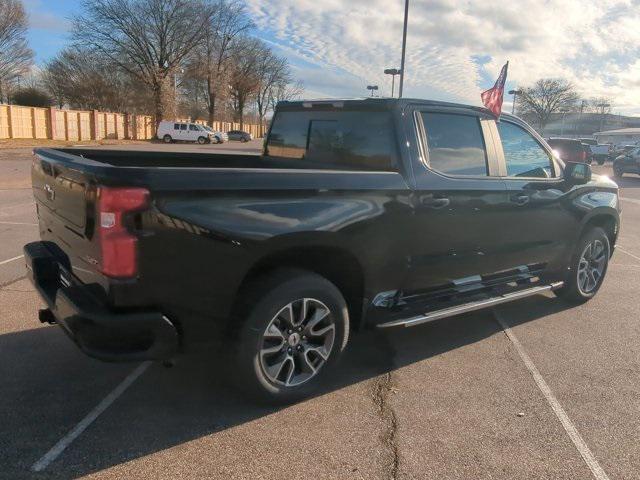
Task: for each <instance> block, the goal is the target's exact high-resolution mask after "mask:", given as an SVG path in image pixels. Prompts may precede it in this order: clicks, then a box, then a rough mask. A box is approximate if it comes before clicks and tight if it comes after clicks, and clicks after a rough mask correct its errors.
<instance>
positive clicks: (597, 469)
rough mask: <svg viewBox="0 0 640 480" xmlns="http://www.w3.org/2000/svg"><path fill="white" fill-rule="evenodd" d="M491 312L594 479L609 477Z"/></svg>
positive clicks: (506, 328)
mask: <svg viewBox="0 0 640 480" xmlns="http://www.w3.org/2000/svg"><path fill="white" fill-rule="evenodd" d="M493 313H494V316H495V318H496V320H497V321H498V323H499V324H500V326H501V327H502V329H503V330H504V333H505V334H506V335H507V337H508V338H509V340H510V341H511V343H512V344H513V346H514V347H515V349H516V351H517V352H518V355H520V358H521V359H522V361H523V362H524V364H525V366H526V367H527V370H529V373H531V375H532V376H533V380H534V381H535V382H536V385H537V386H538V388H539V389H540V391H541V392H542V395H544V398H545V399H546V400H547V402H548V403H549V405H550V406H551V409H552V410H553V412H554V413H555V414H556V417H558V420H560V423H561V424H562V427H563V428H564V430H565V431H566V432H567V435H569V438H570V439H571V441H572V442H573V444H574V445H575V447H576V449H577V450H578V452H579V453H580V455H581V456H582V459H583V460H584V462H585V463H586V464H587V466H588V467H589V469H590V470H591V473H592V474H593V478H595V479H596V480H609V477H608V476H607V474H606V473H605V471H604V470H603V469H602V467H601V466H600V464H599V463H598V461H597V460H596V458H595V457H594V455H593V453H591V450H589V447H588V446H587V444H586V443H585V441H584V440H583V439H582V437H581V436H580V433H579V432H578V430H577V429H576V427H575V425H574V424H573V422H572V421H571V419H570V418H569V416H568V415H567V412H565V411H564V408H562V405H560V402H558V399H557V398H556V397H555V396H554V395H553V392H552V391H551V389H550V388H549V385H547V382H545V380H544V378H543V377H542V375H541V374H540V372H539V371H538V368H537V367H536V366H535V364H534V363H533V362H532V361H531V359H530V358H529V355H527V352H526V351H525V349H524V347H523V346H522V344H521V343H520V341H519V340H518V337H516V335H515V333H513V331H512V330H511V328H509V326H508V325H507V324H506V323H505V321H504V320H503V319H502V316H501V315H500V313H499V312H498V311H497V310H496V309H493Z"/></svg>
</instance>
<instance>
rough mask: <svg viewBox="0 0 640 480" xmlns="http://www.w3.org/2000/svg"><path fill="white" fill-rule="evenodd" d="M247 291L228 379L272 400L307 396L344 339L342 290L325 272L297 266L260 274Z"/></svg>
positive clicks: (346, 321)
mask: <svg viewBox="0 0 640 480" xmlns="http://www.w3.org/2000/svg"><path fill="white" fill-rule="evenodd" d="M246 291H248V292H249V293H248V297H247V299H246V300H247V301H245V302H243V303H244V304H245V305H247V307H245V311H246V314H245V315H243V316H244V321H243V318H239V319H238V321H240V322H242V323H241V325H242V326H241V328H240V331H239V336H238V340H239V346H238V347H239V348H238V350H237V354H236V365H237V370H236V371H237V373H238V375H234V376H233V377H232V380H233V381H235V382H236V384H237V385H238V386H239V387H240V388H242V389H244V390H249V391H250V392H251V393H252V394H254V395H255V396H257V397H258V398H259V399H261V400H265V401H267V402H270V403H289V402H292V401H295V400H298V399H301V398H304V397H306V396H309V395H310V394H312V393H313V392H314V391H316V390H317V388H318V386H319V384H320V380H321V377H322V376H324V375H327V374H328V373H329V372H330V371H331V370H332V369H333V368H334V367H335V365H336V362H337V360H338V358H339V357H340V354H341V353H342V352H343V350H344V349H345V347H346V345H347V341H348V337H349V314H348V311H347V306H346V303H345V300H344V298H343V296H342V294H341V293H340V291H339V290H338V289H337V288H336V286H335V285H333V284H332V283H331V282H330V281H328V280H327V279H325V278H324V277H321V276H320V275H317V274H315V273H311V272H305V271H300V270H282V271H279V272H277V273H276V274H272V275H269V276H267V277H262V278H261V279H260V281H259V282H258V283H254V284H252V285H251V288H249V289H246Z"/></svg>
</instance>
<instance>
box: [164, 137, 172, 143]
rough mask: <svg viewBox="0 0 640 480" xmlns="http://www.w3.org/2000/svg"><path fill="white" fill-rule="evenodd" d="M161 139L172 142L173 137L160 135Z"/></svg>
mask: <svg viewBox="0 0 640 480" xmlns="http://www.w3.org/2000/svg"><path fill="white" fill-rule="evenodd" d="M162 141H163V142H164V143H171V142H173V138H171V135H165V136H164V137H162Z"/></svg>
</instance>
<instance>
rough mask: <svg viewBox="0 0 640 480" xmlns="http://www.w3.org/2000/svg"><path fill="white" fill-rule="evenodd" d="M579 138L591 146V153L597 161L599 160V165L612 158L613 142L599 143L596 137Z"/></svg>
mask: <svg viewBox="0 0 640 480" xmlns="http://www.w3.org/2000/svg"><path fill="white" fill-rule="evenodd" d="M578 140H580V141H581V142H582V143H583V144H585V145H588V146H589V148H590V149H591V154H592V155H593V158H594V159H595V160H596V162H598V165H604V162H605V161H607V159H609V158H611V157H610V155H611V144H609V143H598V141H597V140H596V139H595V138H579V139H578Z"/></svg>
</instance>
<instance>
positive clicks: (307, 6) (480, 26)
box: [248, 0, 640, 114]
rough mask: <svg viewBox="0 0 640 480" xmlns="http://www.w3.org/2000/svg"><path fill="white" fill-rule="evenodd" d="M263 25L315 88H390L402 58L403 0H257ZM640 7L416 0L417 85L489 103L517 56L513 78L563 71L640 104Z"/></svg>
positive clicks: (411, 50) (412, 40) (579, 82)
mask: <svg viewBox="0 0 640 480" xmlns="http://www.w3.org/2000/svg"><path fill="white" fill-rule="evenodd" d="M248 3H249V7H250V11H251V14H252V16H253V17H254V18H255V21H256V24H257V25H258V27H259V29H260V30H261V32H263V33H264V34H265V36H267V37H268V38H270V39H271V41H272V42H274V44H276V45H277V46H278V48H280V49H281V50H282V52H283V53H285V54H287V55H288V56H290V57H291V58H292V59H293V60H294V63H298V62H299V63H301V64H303V65H304V66H303V67H301V68H300V69H299V73H300V74H301V75H302V76H303V80H304V81H305V83H306V84H307V85H309V84H313V90H314V91H317V92H319V93H325V94H326V95H331V94H332V93H333V94H335V93H334V92H344V93H346V94H350V95H363V94H364V93H366V91H365V90H364V87H365V85H366V84H367V83H378V84H379V85H380V86H381V87H383V90H384V93H386V94H388V93H390V78H388V77H387V78H385V76H384V75H383V74H382V70H383V69H384V68H388V67H397V66H399V65H398V64H399V63H400V39H401V34H402V17H403V7H404V1H403V0H391V1H390V0H350V1H349V2H345V1H342V0H323V1H318V0H278V1H275V0H273V1H265V0H248ZM638 25H640V9H638V5H637V2H636V1H630V0H628V1H627V0H604V1H595V0H592V1H589V2H585V1H584V0H548V1H545V2H542V1H540V0H521V1H518V2H499V3H494V2H475V1H473V2H468V1H462V0H460V1H459V0H424V1H421V2H412V3H411V9H410V26H409V39H408V48H407V77H406V80H405V89H406V94H407V95H412V96H421V97H425V96H428V97H432V98H441V99H447V100H458V101H463V102H470V103H476V104H477V103H479V94H480V92H481V90H483V89H484V88H486V87H487V83H488V81H489V79H493V78H495V76H497V74H498V72H499V70H500V67H501V66H502V64H503V63H504V62H505V61H506V60H510V70H509V79H510V82H511V83H512V84H514V83H515V84H518V85H526V84H529V83H531V82H533V81H535V80H536V79H538V78H541V77H548V76H552V77H557V76H562V77H565V78H568V79H569V80H571V81H572V82H574V83H575V84H576V86H577V87H578V89H579V90H580V93H581V95H583V96H586V97H590V96H609V97H612V98H613V100H614V102H615V104H616V107H617V108H618V109H620V110H625V111H635V112H637V113H639V114H640V85H638V84H639V83H640V61H638V60H637V57H638V52H639V51H640V28H638Z"/></svg>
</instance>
